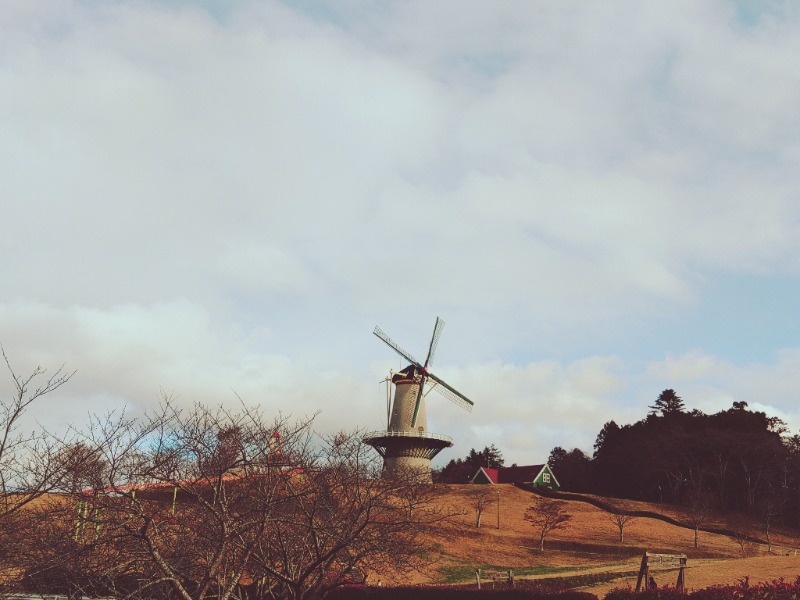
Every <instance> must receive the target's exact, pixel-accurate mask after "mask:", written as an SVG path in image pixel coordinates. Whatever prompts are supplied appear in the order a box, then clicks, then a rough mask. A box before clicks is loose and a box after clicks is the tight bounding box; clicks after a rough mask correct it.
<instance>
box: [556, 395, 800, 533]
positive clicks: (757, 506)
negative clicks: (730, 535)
mask: <svg viewBox="0 0 800 600" xmlns="http://www.w3.org/2000/svg"><path fill="white" fill-rule="evenodd" d="M650 409H651V410H650V412H649V414H648V415H647V416H646V417H645V418H644V419H642V420H641V421H638V422H636V423H633V424H630V425H622V426H620V425H618V424H617V423H616V422H615V421H609V422H607V423H606V424H605V425H604V426H603V428H602V429H601V430H600V432H599V434H598V435H597V439H596V441H595V444H594V453H593V456H592V457H591V458H590V457H589V456H587V455H586V454H585V453H584V452H583V451H581V450H579V449H572V450H565V449H564V448H562V447H560V446H557V447H555V448H553V450H552V452H551V453H550V457H549V463H550V466H551V468H552V469H553V471H554V473H556V477H558V480H559V482H560V483H561V487H562V489H563V490H565V491H575V492H587V493H594V494H598V495H603V496H613V497H618V498H629V499H638V500H646V501H650V502H666V503H674V504H683V505H685V506H687V507H688V508H690V509H692V510H691V512H693V513H697V514H700V513H702V512H703V510H705V508H704V507H707V506H711V507H713V508H714V509H716V510H721V511H723V512H728V513H744V514H747V515H750V516H756V517H761V519H762V520H767V521H769V520H773V521H775V522H777V521H780V522H783V523H784V524H786V525H794V526H800V436H798V435H792V436H790V435H787V428H786V424H785V423H784V422H783V421H781V420H780V419H779V418H777V417H770V416H768V415H767V414H766V413H764V412H761V411H754V410H750V409H749V408H748V405H747V403H746V402H734V403H733V406H732V407H731V408H729V409H727V410H723V411H720V412H717V413H714V414H705V413H703V412H701V411H699V410H691V411H687V410H686V409H685V406H684V403H683V400H682V399H681V398H680V397H679V396H678V395H677V394H676V393H675V391H674V390H671V389H670V390H664V391H663V392H662V393H661V395H660V396H659V397H658V399H657V400H656V402H655V404H654V405H653V406H651V407H650ZM695 509H697V510H695Z"/></svg>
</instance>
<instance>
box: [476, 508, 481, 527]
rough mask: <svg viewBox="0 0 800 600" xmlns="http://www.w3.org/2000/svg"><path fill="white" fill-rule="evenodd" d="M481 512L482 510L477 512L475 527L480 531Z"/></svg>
mask: <svg viewBox="0 0 800 600" xmlns="http://www.w3.org/2000/svg"><path fill="white" fill-rule="evenodd" d="M481 512H482V511H480V510H476V511H475V527H477V528H478V529H480V528H481Z"/></svg>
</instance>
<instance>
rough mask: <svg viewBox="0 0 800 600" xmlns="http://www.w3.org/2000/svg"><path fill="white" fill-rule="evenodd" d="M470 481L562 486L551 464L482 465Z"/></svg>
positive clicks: (553, 487) (552, 488)
mask: <svg viewBox="0 0 800 600" xmlns="http://www.w3.org/2000/svg"><path fill="white" fill-rule="evenodd" d="M469 482H470V483H478V484H495V483H517V482H520V483H529V484H531V485H534V486H535V487H546V488H550V489H551V490H557V489H559V488H560V487H561V485H560V484H559V483H558V479H556V476H555V474H554V473H553V470H552V469H551V468H550V465H548V464H546V463H545V464H543V465H527V466H523V467H517V466H514V467H500V468H498V469H490V468H488V467H480V468H479V469H478V472H477V473H475V475H473V476H472V479H470V480H469Z"/></svg>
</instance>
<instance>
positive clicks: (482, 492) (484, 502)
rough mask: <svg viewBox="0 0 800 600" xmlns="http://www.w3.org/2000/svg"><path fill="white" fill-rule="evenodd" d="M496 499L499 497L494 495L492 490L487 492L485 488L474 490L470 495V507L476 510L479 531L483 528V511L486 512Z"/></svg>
mask: <svg viewBox="0 0 800 600" xmlns="http://www.w3.org/2000/svg"><path fill="white" fill-rule="evenodd" d="M496 498H497V496H496V495H495V494H493V493H492V491H491V490H487V489H486V488H484V487H483V486H481V487H480V488H478V489H476V490H473V491H472V493H471V494H470V506H471V507H472V508H474V509H475V527H477V528H478V529H480V527H481V516H482V515H483V511H484V510H486V509H487V508H488V507H489V505H491V503H492V502H493V501H495V499H496Z"/></svg>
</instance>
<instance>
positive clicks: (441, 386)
mask: <svg viewBox="0 0 800 600" xmlns="http://www.w3.org/2000/svg"><path fill="white" fill-rule="evenodd" d="M443 328H444V321H443V320H442V319H440V318H439V317H436V324H435V325H434V328H433V335H432V336H431V341H430V344H429V345H428V354H427V356H426V357H425V363H424V364H421V363H420V362H419V361H418V360H417V359H415V358H414V357H413V356H412V355H411V354H410V353H409V352H407V351H405V350H404V349H403V348H401V347H400V346H399V345H398V344H397V343H396V342H395V341H394V340H392V339H391V338H390V337H389V336H388V335H386V333H384V331H383V330H382V329H381V328H380V327H375V331H374V332H373V333H374V334H375V335H376V336H377V337H379V338H380V339H381V340H382V341H383V342H384V343H385V344H386V345H387V346H389V347H390V348H391V349H392V350H394V351H395V352H396V353H397V354H399V355H400V356H402V357H403V358H404V359H405V360H407V361H408V362H409V363H411V364H409V365H408V366H407V367H406V368H404V369H403V370H402V371H400V372H398V373H395V374H394V375H393V376H392V383H394V385H395V394H394V402H393V403H392V407H391V410H390V418H389V428H388V430H387V431H374V432H371V433H369V434H367V435H366V436H364V441H365V442H366V443H368V444H370V445H371V446H373V447H374V448H375V449H376V450H377V451H378V452H379V453H380V454H381V456H382V457H383V459H384V469H385V470H386V471H388V472H393V471H397V470H400V469H403V470H412V469H413V470H414V471H417V472H419V474H420V477H422V478H423V479H426V480H428V481H430V478H431V475H430V473H431V459H432V458H433V457H434V456H436V455H437V454H438V453H439V452H440V451H441V450H442V449H444V448H447V447H449V446H452V443H453V442H452V440H451V439H450V438H448V437H447V436H442V435H435V434H431V433H429V432H428V431H427V418H426V412H425V398H426V395H427V394H426V393H425V386H426V384H427V385H429V387H430V389H431V390H433V391H436V392H438V393H439V394H441V395H442V396H444V397H445V398H447V399H448V400H450V401H452V402H454V403H455V404H457V405H459V406H461V407H462V408H464V409H466V410H469V411H471V410H472V406H473V402H472V400H470V399H469V398H467V397H466V396H465V395H464V394H462V393H461V392H459V391H458V390H456V389H455V388H453V387H452V386H450V385H448V384H447V383H445V382H444V381H443V380H442V379H440V378H439V377H437V376H436V375H434V374H433V373H431V372H430V370H429V369H430V367H431V365H432V364H433V358H434V355H435V353H436V347H437V345H438V344H439V338H440V337H441V335H442V329H443Z"/></svg>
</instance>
